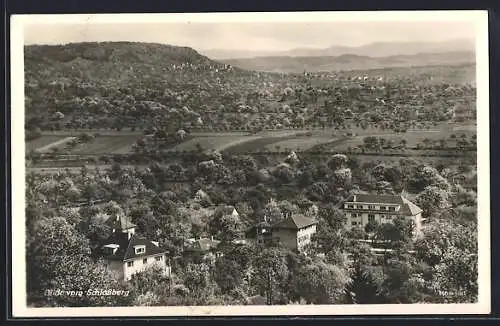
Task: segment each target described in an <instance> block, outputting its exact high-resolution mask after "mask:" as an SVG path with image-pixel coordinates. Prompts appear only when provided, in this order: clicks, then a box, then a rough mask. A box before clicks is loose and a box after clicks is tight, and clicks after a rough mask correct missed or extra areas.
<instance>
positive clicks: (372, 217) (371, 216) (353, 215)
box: [351, 213, 396, 220]
mask: <svg viewBox="0 0 500 326" xmlns="http://www.w3.org/2000/svg"><path fill="white" fill-rule="evenodd" d="M361 216H362V214H359V213H358V214H357V213H352V214H351V217H361ZM380 217H381V218H382V219H385V218H391V219H392V218H395V217H396V215H384V214H382V215H380ZM368 218H369V219H370V220H371V219H374V218H375V214H368Z"/></svg>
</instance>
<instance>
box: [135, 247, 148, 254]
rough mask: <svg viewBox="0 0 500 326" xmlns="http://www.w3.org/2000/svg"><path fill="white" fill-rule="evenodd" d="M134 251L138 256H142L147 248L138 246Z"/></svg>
mask: <svg viewBox="0 0 500 326" xmlns="http://www.w3.org/2000/svg"><path fill="white" fill-rule="evenodd" d="M134 249H135V254H136V255H140V254H143V253H145V252H146V246H136V247H135V248H134Z"/></svg>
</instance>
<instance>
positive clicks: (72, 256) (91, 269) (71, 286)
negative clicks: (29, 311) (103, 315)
mask: <svg viewBox="0 0 500 326" xmlns="http://www.w3.org/2000/svg"><path fill="white" fill-rule="evenodd" d="M30 237H31V241H30V245H29V247H28V257H27V258H28V280H29V281H28V289H29V297H30V298H31V300H34V301H42V302H43V304H44V305H47V304H48V305H51V306H98V305H101V306H102V305H119V304H122V303H123V302H124V301H126V300H129V299H130V298H128V297H126V296H124V295H122V296H92V295H83V294H82V295H75V296H72V295H66V296H50V295H47V294H48V292H45V291H48V290H51V289H61V290H64V291H87V290H93V289H117V290H120V289H124V288H123V286H121V285H120V284H119V283H118V282H117V281H116V280H115V279H114V278H113V277H112V276H111V275H109V274H108V273H107V272H106V270H105V268H104V266H103V265H102V263H100V262H97V263H95V262H93V261H92V260H91V259H90V257H89V253H90V248H89V243H88V240H86V239H85V238H84V237H83V236H82V235H81V234H79V233H78V232H77V230H76V229H74V227H72V226H71V225H70V224H69V223H68V222H66V221H65V219H64V218H62V217H54V218H45V219H41V220H39V221H37V222H36V224H35V226H34V229H33V234H31V235H30ZM43 294H45V295H43Z"/></svg>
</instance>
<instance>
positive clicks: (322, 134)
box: [26, 122, 476, 155]
mask: <svg viewBox="0 0 500 326" xmlns="http://www.w3.org/2000/svg"><path fill="white" fill-rule="evenodd" d="M347 131H349V132H351V133H353V134H354V136H351V137H346V136H345V134H346V132H347ZM79 134H81V131H79V133H74V132H64V131H57V132H53V133H48V132H44V134H43V135H42V136H41V137H40V138H37V139H35V140H32V141H29V142H26V151H27V152H28V151H31V150H37V151H41V152H49V151H51V150H53V148H58V149H59V150H60V151H63V152H64V153H65V154H74V155H105V154H128V153H131V152H132V146H133V144H134V143H135V142H136V141H137V140H138V139H140V138H141V135H142V134H141V133H138V132H130V131H123V132H118V131H110V132H98V134H99V135H98V136H97V137H95V138H94V139H93V140H92V141H91V142H88V143H81V144H77V145H76V146H75V147H73V148H71V147H68V146H67V143H68V142H69V141H71V140H72V139H74V137H75V136H77V135H79ZM452 134H455V135H456V136H457V139H458V137H459V136H461V135H462V134H465V135H466V136H467V137H470V136H472V135H474V134H476V126H475V125H474V123H470V122H469V123H461V124H450V123H443V124H440V125H437V126H433V127H432V128H430V129H423V130H422V129H409V130H408V131H407V132H406V133H394V132H390V131H387V130H381V129H376V128H367V129H362V128H359V127H356V126H354V127H353V128H351V129H349V130H335V129H333V128H326V129H314V130H276V131H262V132H259V133H253V134H252V133H248V132H243V131H241V132H240V131H234V132H220V133H219V132H217V133H216V132H213V133H210V132H193V133H191V134H190V136H189V137H188V138H187V139H186V141H184V142H182V143H180V144H178V145H176V146H175V147H174V148H173V150H174V151H193V150H198V149H199V148H198V145H197V144H199V145H200V146H201V148H202V150H204V151H211V150H217V151H221V152H226V153H230V154H234V153H240V152H253V151H277V150H279V151H284V150H294V151H318V150H319V151H322V150H326V151H332V150H334V151H335V150H336V151H339V152H344V151H348V150H349V149H350V148H351V149H353V148H356V147H359V146H360V145H362V144H363V139H364V138H365V137H367V136H376V137H381V138H384V139H385V140H386V143H389V142H390V143H392V145H396V146H397V145H399V144H400V143H401V141H403V140H404V141H405V142H406V147H408V148H414V147H416V146H417V145H422V143H423V142H424V140H425V139H427V140H428V141H429V142H435V141H439V140H444V139H446V140H447V144H448V146H453V145H454V143H455V142H454V141H453V140H450V136H451V135H452Z"/></svg>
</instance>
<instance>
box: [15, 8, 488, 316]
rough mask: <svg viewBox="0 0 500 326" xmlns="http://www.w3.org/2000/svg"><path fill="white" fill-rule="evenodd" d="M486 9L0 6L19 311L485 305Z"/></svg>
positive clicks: (466, 310) (253, 311) (230, 311)
mask: <svg viewBox="0 0 500 326" xmlns="http://www.w3.org/2000/svg"><path fill="white" fill-rule="evenodd" d="M487 18H488V15H487V12H483V11H426V12H418V11H413V12H410V11H408V12H404V11H400V12H389V11H387V12H287V13H203V14H202V13H197V14H195V13H193V14H113V15H104V14H95V15H94V14H92V15H62V14H61V15H17V16H13V17H12V20H11V22H12V26H11V42H12V43H11V50H12V52H11V61H12V81H11V84H12V89H11V92H12V93H11V94H12V108H11V116H12V121H11V127H12V137H11V138H12V153H11V155H12V207H13V209H12V232H13V233H12V239H13V243H12V248H11V249H12V275H13V283H12V288H13V315H14V317H71V316H72V317H81V316H85V317H89V316H90V317H99V316H135V317H148V316H222V315H232V316H236V315H296V316H297V315H364V314H370V315H374V314H384V315H388V314H391V315H392V314H407V315H408V314H485V313H489V312H490V208H489V207H490V194H489V184H490V181H489V179H490V175H489V100H488V99H489V94H488V90H489V81H488V76H489V72H488V25H487V23H488V19H487Z"/></svg>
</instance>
